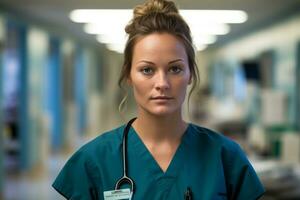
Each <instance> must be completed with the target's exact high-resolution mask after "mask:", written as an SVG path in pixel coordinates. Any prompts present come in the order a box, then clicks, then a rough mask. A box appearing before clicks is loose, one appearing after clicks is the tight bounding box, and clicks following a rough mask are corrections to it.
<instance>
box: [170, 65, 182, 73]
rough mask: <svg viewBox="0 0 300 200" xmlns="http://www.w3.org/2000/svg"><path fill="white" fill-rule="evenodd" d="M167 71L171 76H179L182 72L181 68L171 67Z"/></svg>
mask: <svg viewBox="0 0 300 200" xmlns="http://www.w3.org/2000/svg"><path fill="white" fill-rule="evenodd" d="M169 71H170V72H171V73H173V74H179V73H180V72H182V68H181V67H179V66H172V67H170V69H169Z"/></svg>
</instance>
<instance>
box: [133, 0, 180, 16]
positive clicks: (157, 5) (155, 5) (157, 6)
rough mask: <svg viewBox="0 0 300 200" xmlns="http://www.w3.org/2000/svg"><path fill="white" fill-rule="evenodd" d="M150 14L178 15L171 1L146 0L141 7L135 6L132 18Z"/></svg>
mask: <svg viewBox="0 0 300 200" xmlns="http://www.w3.org/2000/svg"><path fill="white" fill-rule="evenodd" d="M152 13H164V14H171V13H173V14H174V13H177V14H178V9H177V8H176V5H175V3H174V2H173V1H167V0H148V1H146V2H145V3H144V4H142V5H138V6H136V7H135V8H134V11H133V14H134V18H138V17H143V16H146V15H149V14H152Z"/></svg>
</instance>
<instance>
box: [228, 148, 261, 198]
mask: <svg viewBox="0 0 300 200" xmlns="http://www.w3.org/2000/svg"><path fill="white" fill-rule="evenodd" d="M230 146H231V147H230V149H227V150H224V151H223V159H224V160H223V162H224V163H223V164H224V167H225V172H224V173H225V177H226V185H227V191H228V194H229V197H230V198H229V199H235V200H256V199H259V198H260V197H261V196H262V195H263V194H264V192H265V190H264V188H263V185H262V184H261V182H260V180H259V178H258V176H257V174H256V172H255V170H254V169H253V167H252V165H251V164H250V162H249V160H248V159H247V157H246V155H245V153H244V152H243V151H242V149H241V148H240V146H239V145H237V144H236V143H233V142H232V144H231V145H230Z"/></svg>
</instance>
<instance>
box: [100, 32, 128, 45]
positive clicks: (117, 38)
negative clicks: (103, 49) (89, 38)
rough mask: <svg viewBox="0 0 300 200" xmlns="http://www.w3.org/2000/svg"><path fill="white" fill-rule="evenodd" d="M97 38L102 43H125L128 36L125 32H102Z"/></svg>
mask: <svg viewBox="0 0 300 200" xmlns="http://www.w3.org/2000/svg"><path fill="white" fill-rule="evenodd" d="M97 40H98V41H99V42H101V43H104V44H108V43H120V44H125V43H126V40H127V36H126V35H125V34H110V35H109V34H102V35H98V36H97Z"/></svg>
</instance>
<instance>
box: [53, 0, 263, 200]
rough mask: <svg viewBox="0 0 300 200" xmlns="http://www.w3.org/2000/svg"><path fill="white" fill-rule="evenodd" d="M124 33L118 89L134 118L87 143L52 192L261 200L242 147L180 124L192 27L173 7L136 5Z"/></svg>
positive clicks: (190, 78) (155, 0) (158, 0)
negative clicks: (127, 95)
mask: <svg viewBox="0 0 300 200" xmlns="http://www.w3.org/2000/svg"><path fill="white" fill-rule="evenodd" d="M126 32H127V33H128V34H129V39H128V41H127V44H126V48H125V52H124V65H123V69H122V73H121V76H120V81H119V83H120V85H122V84H124V83H126V84H129V85H130V86H131V87H132V90H133V93H134V97H135V100H136V104H137V110H138V112H137V118H136V119H133V120H131V121H130V123H129V124H128V125H127V130H125V129H126V127H125V125H123V126H121V127H118V128H116V129H114V130H112V131H109V132H107V133H104V134H102V135H101V136H99V137H98V138H96V139H94V140H93V141H91V142H89V143H88V144H86V145H84V146H83V147H82V148H81V149H80V150H79V151H77V152H76V153H75V154H74V155H73V156H72V157H71V158H70V160H69V161H68V162H67V164H66V165H65V166H64V168H63V169H62V171H61V172H60V174H59V176H58V177H57V179H56V180H55V182H54V183H53V187H54V188H55V189H56V190H57V191H58V192H60V193H61V194H62V195H63V196H65V197H66V198H67V199H74V200H75V199H78V200H79V199H80V200H84V199H86V200H87V199H126V198H127V199H128V198H129V199H130V198H133V199H138V200H144V199H150V200H161V199H170V200H177V199H199V200H200V199H201V200H212V199H240V200H253V199H258V198H259V197H260V196H261V195H262V194H263V192H264V189H263V187H262V185H261V183H260V181H259V179H258V177H257V175H256V173H255V171H254V170H253V168H252V166H251V165H250V163H249V161H248V160H247V158H246V157H245V155H244V153H243V152H242V150H241V149H240V147H239V146H238V145H237V144H236V143H234V142H233V141H231V140H229V139H227V138H225V137H224V136H221V135H220V134H217V133H215V132H213V131H211V130H208V129H206V128H202V127H199V126H196V125H194V124H190V123H187V122H185V121H184V120H183V119H182V104H183V102H184V99H185V96H186V89H187V87H188V85H189V84H193V85H192V88H194V87H195V85H196V84H197V81H198V74H197V66H196V63H195V52H194V50H193V46H192V39H191V36H190V30H189V27H188V25H187V24H186V22H185V21H184V20H183V19H182V18H181V16H180V15H179V14H178V10H177V8H176V6H175V5H174V3H173V2H170V1H166V0H149V1H147V2H146V3H145V4H143V5H140V6H137V7H136V8H135V10H134V18H133V20H132V21H131V22H130V24H128V25H127V27H126ZM125 133H127V134H128V135H127V136H126V135H125V136H124V134H125ZM123 137H125V140H124V139H123ZM123 153H124V154H123ZM124 176H125V178H126V179H125V181H124V179H123V181H121V182H118V180H120V178H122V177H124ZM127 176H128V177H130V178H131V179H132V182H131V180H129V179H127ZM120 188H123V189H121V190H120ZM127 188H130V189H127Z"/></svg>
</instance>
